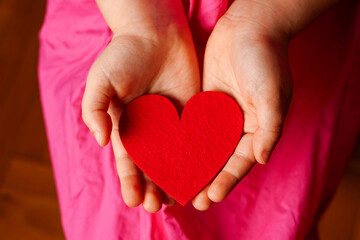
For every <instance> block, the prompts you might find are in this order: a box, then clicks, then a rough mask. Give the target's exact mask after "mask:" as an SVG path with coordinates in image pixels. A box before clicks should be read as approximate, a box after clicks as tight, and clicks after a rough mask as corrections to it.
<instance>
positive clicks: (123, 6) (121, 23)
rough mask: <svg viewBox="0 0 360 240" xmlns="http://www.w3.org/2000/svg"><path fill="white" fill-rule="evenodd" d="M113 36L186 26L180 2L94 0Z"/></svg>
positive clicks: (163, 0)
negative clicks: (172, 26)
mask: <svg viewBox="0 0 360 240" xmlns="http://www.w3.org/2000/svg"><path fill="white" fill-rule="evenodd" d="M96 2H97V4H98V6H99V8H100V11H101V12H102V14H103V16H104V18H105V20H106V22H107V24H108V25H109V27H110V29H111V30H112V31H113V32H114V34H118V33H127V32H129V31H130V32H134V33H136V32H138V31H140V32H143V31H149V32H151V31H153V29H154V28H156V29H161V27H165V26H170V25H176V26H187V20H186V16H185V13H184V8H183V6H182V2H181V0H130V1H129V0H96Z"/></svg>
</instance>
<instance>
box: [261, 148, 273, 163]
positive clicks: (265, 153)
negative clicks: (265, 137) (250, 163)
mask: <svg viewBox="0 0 360 240" xmlns="http://www.w3.org/2000/svg"><path fill="white" fill-rule="evenodd" d="M270 156H271V151H263V153H262V154H261V157H262V160H261V162H260V163H261V164H267V163H268V161H269V159H270Z"/></svg>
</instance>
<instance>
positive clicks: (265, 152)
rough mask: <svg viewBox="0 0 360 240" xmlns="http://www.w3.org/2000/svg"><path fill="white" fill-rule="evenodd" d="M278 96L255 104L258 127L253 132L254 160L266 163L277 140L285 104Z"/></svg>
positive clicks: (279, 134)
mask: <svg viewBox="0 0 360 240" xmlns="http://www.w3.org/2000/svg"><path fill="white" fill-rule="evenodd" d="M281 101H282V100H281V98H280V97H275V98H273V99H272V100H270V101H263V102H261V103H259V104H257V105H256V111H257V121H258V128H257V129H256V131H255V133H254V140H253V148H254V155H255V158H256V160H257V161H258V162H259V163H261V164H266V163H267V162H268V161H269V159H270V156H271V153H272V151H273V150H274V148H275V146H276V144H277V142H278V141H279V139H280V137H281V134H282V128H283V124H284V120H285V115H286V110H287V108H286V107H284V105H285V104H283V103H282V102H281Z"/></svg>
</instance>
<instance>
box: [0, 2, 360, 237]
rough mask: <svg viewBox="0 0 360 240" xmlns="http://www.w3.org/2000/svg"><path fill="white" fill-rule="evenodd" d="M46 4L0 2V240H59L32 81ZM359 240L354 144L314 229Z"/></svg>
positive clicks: (359, 183)
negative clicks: (341, 174) (351, 153)
mask: <svg viewBox="0 0 360 240" xmlns="http://www.w3.org/2000/svg"><path fill="white" fill-rule="evenodd" d="M45 5H46V0H31V1H27V0H0V90H1V92H0V239H4V240H8V239H10V240H12V239H26V240H28V239H30V240H32V239H34V240H42V239H64V234H63V232H62V228H61V221H60V213H59V206H58V202H57V196H56V189H55V184H54V178H53V173H52V169H51V160H50V156H49V152H48V147H47V142H46V134H45V127H44V122H43V118H42V111H41V104H40V98H39V92H38V81H37V57H38V47H39V46H38V33H39V30H40V28H41V24H42V21H43V18H44V14H45ZM319 232H320V239H324V240H339V239H344V240H346V239H349V240H360V144H359V142H358V144H357V147H356V149H355V152H354V154H353V158H352V159H351V161H350V164H349V166H348V168H347V171H346V173H345V175H344V177H343V180H342V182H341V184H340V186H339V188H338V190H337V193H336V195H335V197H334V199H333V200H332V202H331V204H330V206H329V208H328V209H327V211H326V212H325V214H324V216H323V218H322V220H321V222H320V224H319Z"/></svg>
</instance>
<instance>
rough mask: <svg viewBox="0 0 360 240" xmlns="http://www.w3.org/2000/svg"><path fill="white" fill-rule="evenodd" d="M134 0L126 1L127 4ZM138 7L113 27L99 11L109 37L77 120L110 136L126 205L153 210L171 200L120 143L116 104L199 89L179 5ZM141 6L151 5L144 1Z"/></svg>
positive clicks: (179, 97) (181, 99) (182, 97)
mask: <svg viewBox="0 0 360 240" xmlns="http://www.w3.org/2000/svg"><path fill="white" fill-rule="evenodd" d="M147 1H148V0H147ZM139 2H141V1H140V0H137V1H133V2H131V1H130V2H129V1H126V3H127V7H128V8H127V9H129V6H130V5H132V4H134V3H137V4H139ZM173 2H174V1H173ZM179 4H180V6H181V7H182V5H181V2H180V3H179ZM99 5H100V4H99ZM141 6H142V5H141ZM141 6H140V7H139V6H136V8H135V9H137V10H138V11H142V13H141V14H139V18H137V17H134V11H135V10H134V9H133V10H134V11H133V12H131V11H129V12H131V14H130V15H131V18H130V17H129V19H130V20H129V19H126V21H127V23H126V25H123V26H120V27H116V26H114V24H115V23H116V21H115V20H113V19H107V16H109V15H111V14H107V15H106V14H104V15H105V19H106V20H107V21H108V23H109V26H110V27H111V28H112V30H113V31H114V38H113V39H112V41H111V42H110V44H109V45H108V46H107V47H106V49H105V50H104V52H103V53H102V54H101V55H100V56H99V57H98V59H97V60H96V61H95V63H94V64H93V66H92V67H91V70H90V72H89V75H88V79H87V83H86V89H85V93H84V98H83V119H84V122H85V123H86V125H87V126H88V127H89V129H90V130H91V132H92V133H93V134H94V136H95V138H96V140H97V141H98V143H99V144H100V145H101V146H104V145H106V144H107V143H108V141H109V138H110V137H111V141H112V145H113V149H114V154H115V159H116V164H117V170H118V174H119V178H120V182H121V191H122V196H123V199H124V202H125V203H126V204H127V205H128V206H130V207H135V206H137V205H139V204H140V203H143V207H144V208H145V210H147V211H149V212H156V211H158V210H159V209H160V208H161V206H162V203H165V204H172V203H175V201H174V200H173V199H171V198H170V197H169V196H168V195H166V194H165V193H164V192H162V191H161V190H160V189H159V188H158V187H157V186H156V185H155V184H154V183H153V182H152V181H151V180H150V179H148V178H147V177H146V176H144V175H143V174H142V172H141V171H140V170H139V169H138V168H137V167H136V166H135V164H134V163H133V161H132V160H131V158H130V157H129V155H128V154H127V153H126V151H125V149H124V147H123V146H122V143H121V140H120V137H119V131H118V123H119V119H120V116H121V111H122V107H123V106H124V105H126V104H127V103H129V102H130V101H131V100H133V99H134V98H136V97H138V96H140V95H143V94H147V93H152V94H161V95H164V96H167V97H169V98H170V99H173V100H176V101H178V102H177V103H178V104H179V106H180V105H184V104H185V103H186V101H187V100H188V99H189V98H190V97H191V96H193V95H194V94H196V93H197V92H199V90H200V76H199V69H198V63H197V59H196V53H195V50H194V46H193V43H192V37H191V34H190V31H189V28H188V26H187V23H186V18H185V15H184V10H183V9H182V8H180V9H179V10H181V11H182V12H181V13H179V14H180V15H176V14H174V13H172V14H171V9H170V10H169V9H166V8H165V9H166V11H165V12H161V6H160V5H159V6H157V7H158V8H157V9H150V10H151V11H150V12H151V14H157V16H154V15H151V14H149V13H148V12H149V11H147V10H148V9H145V10H143V9H141ZM144 6H145V7H149V6H151V4H150V3H148V2H144ZM100 8H103V9H104V8H105V10H106V7H102V6H101V5H100ZM103 9H102V10H103ZM175 9H176V8H175ZM110 10H111V8H110ZM110 10H109V9H108V11H110ZM103 13H104V10H103ZM124 14H126V13H124ZM181 14H182V15H181ZM135 15H136V14H135ZM116 16H118V15H116ZM131 19H133V20H134V21H133V22H132V21H131ZM179 19H180V20H179ZM124 21H125V20H124ZM124 21H122V22H124Z"/></svg>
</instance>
